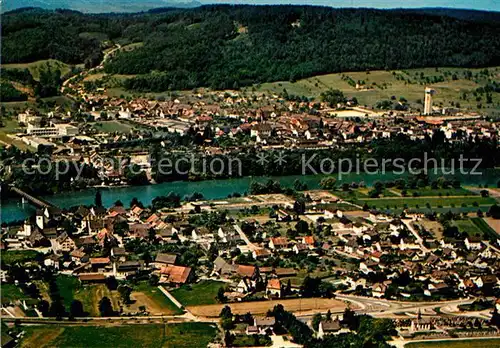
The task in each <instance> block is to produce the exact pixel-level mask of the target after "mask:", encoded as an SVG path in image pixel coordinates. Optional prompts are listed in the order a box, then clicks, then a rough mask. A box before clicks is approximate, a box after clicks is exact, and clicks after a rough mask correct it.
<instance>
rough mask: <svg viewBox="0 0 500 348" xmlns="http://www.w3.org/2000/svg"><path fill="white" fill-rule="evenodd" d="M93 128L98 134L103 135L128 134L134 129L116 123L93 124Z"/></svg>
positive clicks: (124, 124) (121, 123) (102, 122)
mask: <svg viewBox="0 0 500 348" xmlns="http://www.w3.org/2000/svg"><path fill="white" fill-rule="evenodd" d="M93 127H94V128H95V129H97V130H98V131H100V132H105V133H114V132H118V133H130V131H131V130H133V129H134V127H132V126H130V125H128V124H126V123H123V122H118V121H101V122H96V123H94V125H93Z"/></svg>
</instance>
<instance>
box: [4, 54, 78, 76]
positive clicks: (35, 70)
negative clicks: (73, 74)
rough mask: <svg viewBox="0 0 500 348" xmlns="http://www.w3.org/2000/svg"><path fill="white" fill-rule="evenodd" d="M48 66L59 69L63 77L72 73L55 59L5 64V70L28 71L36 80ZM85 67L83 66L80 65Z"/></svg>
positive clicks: (67, 66)
mask: <svg viewBox="0 0 500 348" xmlns="http://www.w3.org/2000/svg"><path fill="white" fill-rule="evenodd" d="M47 64H50V66H51V67H52V69H59V70H60V71H61V76H64V75H66V74H67V73H69V72H70V71H71V67H70V66H69V65H68V64H66V63H63V62H61V61H59V60H55V59H46V60H38V61H36V62H31V63H14V64H3V65H2V68H3V69H28V70H29V71H30V73H31V75H32V76H33V78H34V79H35V80H38V79H39V78H40V69H41V68H42V67H44V66H46V65H47ZM78 66H80V67H83V64H82V65H78Z"/></svg>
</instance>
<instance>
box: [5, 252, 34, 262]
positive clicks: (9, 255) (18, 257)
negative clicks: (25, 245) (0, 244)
mask: <svg viewBox="0 0 500 348" xmlns="http://www.w3.org/2000/svg"><path fill="white" fill-rule="evenodd" d="M37 255H38V252H37V251H35V250H8V251H4V252H2V253H1V255H0V259H1V260H2V264H5V265H12V264H15V263H25V262H28V261H33V260H34V259H35V258H36V256H37Z"/></svg>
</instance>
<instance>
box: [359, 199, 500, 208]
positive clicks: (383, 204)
mask: <svg viewBox="0 0 500 348" xmlns="http://www.w3.org/2000/svg"><path fill="white" fill-rule="evenodd" d="M365 202H366V203H367V204H368V206H369V207H370V208H375V209H403V208H426V207H427V204H429V205H430V207H431V208H448V207H461V206H463V205H466V206H467V207H470V206H476V205H477V207H479V206H484V207H486V206H487V207H489V206H490V205H492V204H494V203H495V202H496V200H495V199H494V198H491V197H480V196H472V197H468V196H467V197H453V196H450V197H401V198H400V197H395V198H390V197H386V198H365V199H358V200H356V201H355V203H357V204H359V205H363V204H364V203H365Z"/></svg>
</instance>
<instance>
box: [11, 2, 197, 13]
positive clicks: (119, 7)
mask: <svg viewBox="0 0 500 348" xmlns="http://www.w3.org/2000/svg"><path fill="white" fill-rule="evenodd" d="M196 6H200V3H199V2H197V1H190V0H185V1H183V0H140V1H138V0H112V1H103V0H5V1H4V2H3V4H2V12H8V11H12V10H16V9H20V8H24V7H39V8H43V9H45V10H55V9H58V8H63V9H67V10H73V11H80V12H84V13H107V12H140V11H147V10H150V9H153V8H158V7H178V8H189V7H196Z"/></svg>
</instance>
